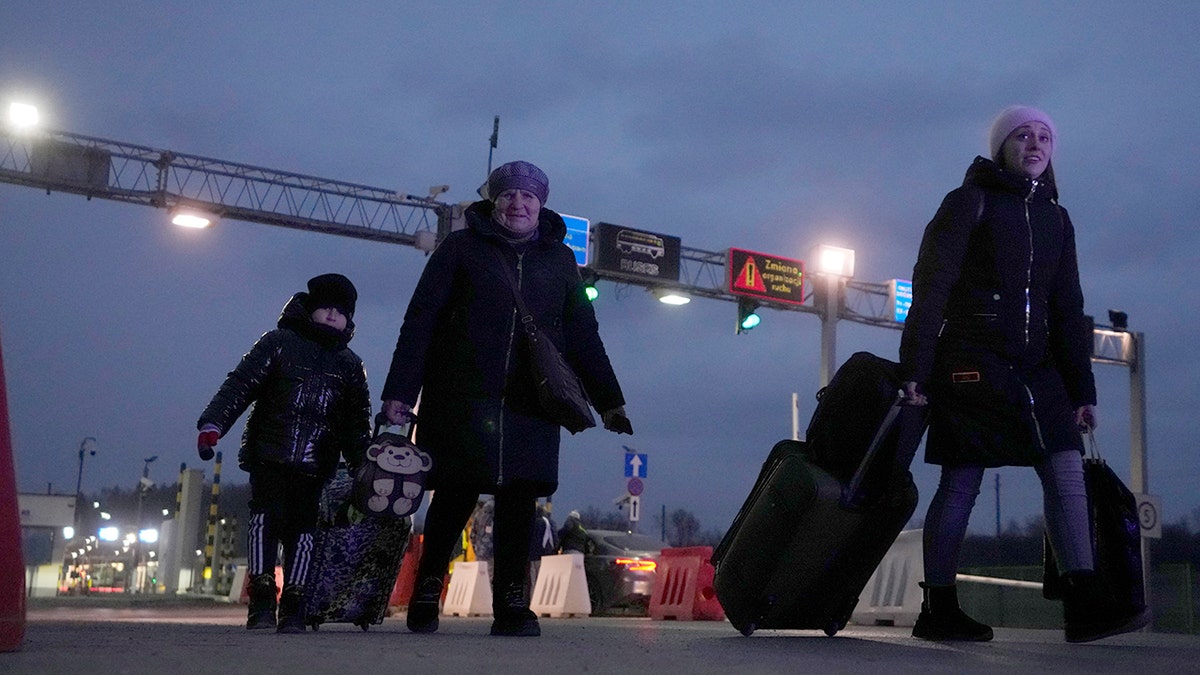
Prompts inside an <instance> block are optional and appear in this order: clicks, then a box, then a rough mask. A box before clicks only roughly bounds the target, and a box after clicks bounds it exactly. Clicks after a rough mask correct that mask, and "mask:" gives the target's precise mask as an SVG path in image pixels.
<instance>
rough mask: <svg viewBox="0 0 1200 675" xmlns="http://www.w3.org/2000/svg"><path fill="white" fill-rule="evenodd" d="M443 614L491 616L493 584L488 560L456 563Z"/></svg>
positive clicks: (443, 606)
mask: <svg viewBox="0 0 1200 675" xmlns="http://www.w3.org/2000/svg"><path fill="white" fill-rule="evenodd" d="M442 614H445V615H447V616H491V615H492V584H491V581H490V580H489V579H488V564H487V562H486V561H477V562H458V563H454V574H451V575H450V588H449V589H448V590H447V591H446V602H445V604H444V605H442Z"/></svg>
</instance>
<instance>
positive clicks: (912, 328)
mask: <svg viewBox="0 0 1200 675" xmlns="http://www.w3.org/2000/svg"><path fill="white" fill-rule="evenodd" d="M1057 141H1058V133H1057V130H1056V129H1055V126H1054V122H1053V121H1052V120H1051V119H1050V116H1049V115H1047V114H1046V113H1045V112H1043V111H1041V110H1038V109H1036V108H1031V107H1028V106H1013V107H1010V108H1006V109H1005V110H1003V111H1002V112H1001V113H1000V115H999V116H998V117H997V118H996V119H995V121H994V122H993V124H992V127H991V133H990V150H991V159H985V158H983V157H977V158H976V159H975V161H974V163H973V164H972V165H971V167H970V168H969V169H968V170H967V175H966V178H965V179H964V181H963V185H962V187H960V188H958V189H956V190H954V191H952V192H950V193H949V194H948V195H947V196H946V198H945V199H944V200H943V202H942V205H941V208H940V209H938V212H937V214H936V215H935V216H934V218H933V220H932V221H931V222H930V223H929V226H928V227H927V229H926V230H925V236H924V239H923V240H922V242H921V249H920V253H919V256H918V258H917V263H916V266H915V267H914V269H913V304H912V308H911V311H910V312H909V315H908V319H907V321H906V324H905V327H904V334H903V336H902V338H901V343H900V361H901V365H902V367H903V369H904V371H905V373H906V377H905V379H906V380H908V382H907V383H906V386H905V388H906V391H907V394H908V397H909V399H910V400H911V401H913V402H916V403H923V402H926V401H927V402H928V403H929V405H930V406H931V409H930V426H929V438H928V441H927V443H926V453H927V454H926V461H928V462H930V463H933V464H940V465H942V475H941V480H940V482H939V485H938V489H937V492H936V494H934V496H933V499H932V500H931V502H930V505H929V512H928V514H927V516H926V519H925V546H924V558H925V582H924V583H923V584H921V585H922V587H923V588H924V589H925V602H923V603H922V605H921V614H920V616H919V617H918V619H917V623H916V626H915V627H914V628H913V635H914V636H915V637H918V638H923V639H927V640H990V639H992V629H991V628H990V627H988V626H986V625H984V624H982V623H979V622H978V621H975V620H973V619H971V618H970V617H969V616H967V615H966V614H965V613H963V611H962V610H961V609H960V608H959V605H958V595H957V591H956V590H955V589H956V587H955V584H954V582H955V575H956V571H957V567H958V554H959V548H960V545H961V544H962V541H963V537H964V535H965V534H966V529H967V521H968V519H969V517H970V514H971V509H972V507H973V506H974V504H975V498H976V497H977V496H978V494H979V487H980V483H981V481H982V479H983V472H984V469H985V468H986V467H998V466H1032V467H1034V469H1035V470H1036V471H1037V475H1038V478H1040V479H1041V483H1042V489H1043V493H1044V508H1045V517H1046V527H1047V531H1048V533H1049V535H1050V542H1051V546H1052V548H1053V551H1054V554H1055V557H1056V559H1057V560H1058V561H1059V565H1060V568H1059V571H1060V572H1061V573H1063V574H1065V576H1066V580H1067V586H1066V594H1065V597H1064V603H1065V604H1064V618H1065V634H1066V639H1067V641H1069V642H1087V641H1090V640H1096V639H1099V638H1102V637H1106V636H1109V635H1115V634H1117V633H1122V632H1127V631H1130V630H1134V629H1136V628H1140V627H1141V626H1144V625H1145V624H1146V623H1147V621H1148V618H1149V617H1148V616H1147V615H1146V614H1144V613H1142V614H1138V615H1133V616H1130V615H1128V614H1126V613H1124V612H1123V610H1121V609H1118V608H1117V606H1116V605H1115V603H1113V602H1112V601H1111V600H1109V599H1106V598H1105V597H1104V594H1103V593H1102V592H1101V591H1100V589H1099V588H1098V585H1097V583H1096V580H1095V575H1094V572H1093V570H1094V561H1093V552H1092V547H1091V537H1090V530H1089V523H1088V511H1087V493H1086V491H1085V488H1084V479H1083V468H1082V461H1081V455H1082V453H1083V443H1082V440H1081V437H1080V434H1079V431H1080V429H1081V428H1091V427H1094V426H1095V425H1096V411H1095V403H1096V386H1095V381H1094V379H1093V377H1092V369H1091V361H1090V359H1089V356H1088V345H1089V342H1090V340H1091V335H1090V332H1089V331H1088V329H1087V324H1086V322H1085V319H1084V315H1083V292H1082V290H1081V288H1080V284H1079V267H1078V262H1077V260H1076V255H1075V230H1074V228H1073V227H1072V225H1071V219H1070V218H1069V217H1068V216H1067V212H1066V210H1065V209H1063V208H1062V207H1060V206H1059V205H1058V192H1057V189H1056V187H1055V184H1054V171H1053V169H1052V168H1051V164H1050V160H1051V157H1052V156H1053V154H1054V148H1055V144H1056V143H1057ZM926 397H928V398H926Z"/></svg>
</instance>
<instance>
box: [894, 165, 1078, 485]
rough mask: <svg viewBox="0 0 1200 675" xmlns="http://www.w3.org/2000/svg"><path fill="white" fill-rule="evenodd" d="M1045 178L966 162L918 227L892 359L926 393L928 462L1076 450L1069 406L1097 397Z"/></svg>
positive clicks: (1063, 237)
mask: <svg viewBox="0 0 1200 675" xmlns="http://www.w3.org/2000/svg"><path fill="white" fill-rule="evenodd" d="M1052 175H1053V174H1052V172H1051V171H1049V170H1047V172H1046V174H1043V177H1042V179H1041V180H1037V181H1034V180H1031V179H1029V178H1026V177H1023V176H1019V175H1017V174H1014V173H1012V172H1008V171H1004V170H1002V169H1000V168H999V167H998V166H997V165H996V163H995V162H992V161H991V160H988V159H984V158H982V157H979V158H976V159H975V162H974V163H973V164H972V165H971V167H970V169H968V171H967V175H966V178H965V179H964V181H963V185H962V187H960V188H958V189H956V190H954V191H953V192H951V193H950V194H948V195H946V198H945V199H944V200H943V202H942V205H941V208H939V209H938V212H937V214H936V215H935V216H934V218H933V220H932V221H931V222H930V223H929V225H928V227H927V228H926V230H925V236H924V239H923V240H922V242H921V250H920V253H919V255H918V258H917V264H916V266H915V267H914V269H913V303H912V307H911V309H910V310H909V314H908V318H907V320H906V322H905V327H904V333H903V336H902V337H901V343H900V361H901V366H902V370H903V372H904V378H905V379H906V380H912V381H916V382H917V383H918V384H919V385H920V387H921V389H922V391H923V392H925V393H926V394H927V395H928V397H929V400H930V406H931V409H930V426H929V437H928V441H927V443H926V453H927V454H926V460H927V461H929V462H931V463H934V464H981V465H983V466H1005V465H1022V466H1024V465H1031V464H1034V463H1036V462H1038V461H1039V460H1040V459H1042V458H1044V457H1045V456H1046V454H1047V453H1049V452H1056V451H1063V450H1077V451H1080V452H1082V451H1083V444H1082V441H1081V439H1080V435H1079V431H1078V429H1077V428H1076V427H1075V423H1074V411H1075V409H1076V408H1078V407H1079V406H1082V405H1086V404H1095V402H1096V386H1095V381H1094V379H1093V377H1092V369H1091V360H1090V358H1089V349H1088V348H1089V345H1090V342H1091V340H1092V336H1091V332H1090V329H1089V325H1088V324H1087V323H1086V319H1085V317H1084V315H1083V293H1082V291H1081V289H1080V285H1079V268H1078V263H1077V260H1076V255H1075V230H1074V228H1073V227H1072V225H1071V219H1070V217H1068V215H1067V212H1066V210H1065V209H1063V208H1062V207H1060V206H1059V205H1058V203H1057V198H1058V194H1057V190H1056V188H1055V186H1054V182H1053V178H1052Z"/></svg>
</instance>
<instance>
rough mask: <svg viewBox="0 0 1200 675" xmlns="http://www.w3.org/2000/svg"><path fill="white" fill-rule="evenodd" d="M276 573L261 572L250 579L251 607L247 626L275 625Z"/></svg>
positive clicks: (257, 627)
mask: <svg viewBox="0 0 1200 675" xmlns="http://www.w3.org/2000/svg"><path fill="white" fill-rule="evenodd" d="M276 592H277V589H276V587H275V575H274V574H259V575H256V576H255V577H254V578H252V579H251V580H250V589H249V593H250V609H249V612H247V617H246V628H247V629H249V630H259V629H262V628H274V627H275V594H276Z"/></svg>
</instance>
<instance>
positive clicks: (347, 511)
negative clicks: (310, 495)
mask: <svg viewBox="0 0 1200 675" xmlns="http://www.w3.org/2000/svg"><path fill="white" fill-rule="evenodd" d="M353 483H354V480H353V478H352V477H351V476H350V475H349V474H347V473H346V472H345V471H344V470H342V471H339V472H338V475H337V476H335V477H334V478H333V480H331V481H330V482H329V483H328V484H327V485H326V486H325V489H324V491H323V492H322V494H321V514H320V520H319V522H318V524H317V531H316V535H315V536H314V537H313V562H312V569H311V570H310V571H309V575H308V588H307V589H306V596H307V618H306V621H307V623H308V625H310V626H312V628H313V630H317V629H318V628H319V627H320V625H321V624H322V623H327V622H328V623H352V624H354V625H356V626H358V627H359V628H362V629H363V630H367V628H368V626H370V625H371V624H378V623H382V622H383V618H384V616H385V615H386V613H387V608H388V599H389V597H390V596H391V593H392V588H393V586H395V584H396V578H397V577H398V576H399V574H400V563H401V562H402V561H403V559H404V551H405V550H406V549H407V547H408V540H409V535H410V534H411V532H412V517H411V516H408V517H405V518H379V517H372V516H364V515H363V514H362V513H361V512H358V511H357V510H355V509H354V508H352V507H351V497H352V492H353V489H354V485H353Z"/></svg>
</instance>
